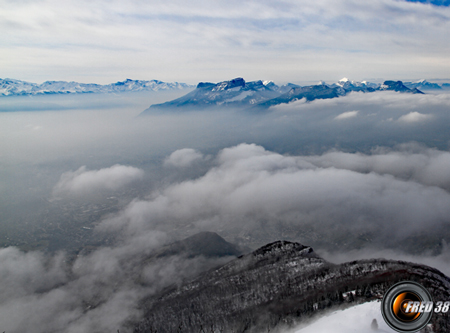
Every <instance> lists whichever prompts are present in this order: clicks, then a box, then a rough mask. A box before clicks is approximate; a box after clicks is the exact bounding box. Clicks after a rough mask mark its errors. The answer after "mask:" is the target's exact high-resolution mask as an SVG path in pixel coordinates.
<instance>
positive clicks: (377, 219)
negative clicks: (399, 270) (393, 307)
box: [98, 144, 450, 241]
mask: <svg viewBox="0 0 450 333" xmlns="http://www.w3.org/2000/svg"><path fill="white" fill-rule="evenodd" d="M422 149H423V151H422V152H419V153H411V152H408V151H407V150H404V151H384V152H383V151H380V152H378V153H375V154H373V155H363V154H346V153H341V152H334V153H333V152H332V153H327V154H324V155H321V156H284V155H280V154H277V153H273V152H270V151H266V150H265V149H264V148H263V147H261V146H257V145H254V144H252V145H249V144H241V145H238V146H236V147H231V148H226V149H223V150H222V151H221V152H220V153H219V154H218V156H217V158H216V163H217V165H216V166H215V167H213V168H211V169H210V170H209V171H208V172H207V173H206V174H205V175H204V176H201V177H199V178H197V179H194V180H186V181H183V182H180V183H176V184H173V185H171V186H169V187H167V188H166V189H164V190H160V191H158V192H155V193H153V194H152V195H151V198H150V199H149V200H135V201H133V202H132V203H131V204H130V205H129V206H128V207H127V208H126V209H125V210H124V211H122V212H121V213H119V214H118V215H116V216H114V217H111V218H108V219H106V220H104V221H103V222H102V223H101V224H100V225H99V227H98V229H99V230H103V231H105V230H109V231H114V230H124V231H125V232H127V233H128V234H129V235H136V234H139V233H141V232H142V231H145V230H153V229H161V230H169V229H170V228H173V227H174V225H175V226H177V228H178V227H186V226H191V227H196V228H198V229H200V230H205V229H206V230H222V231H223V230H225V231H227V232H230V233H231V234H233V235H238V234H240V233H242V232H248V233H249V236H248V237H250V238H251V237H254V236H255V232H256V233H257V232H258V230H260V229H261V226H263V225H264V227H263V229H266V230H272V229H271V228H273V230H274V231H273V232H274V234H271V235H270V236H271V237H272V238H278V237H281V236H283V232H282V230H283V225H284V226H285V227H287V228H288V229H289V230H291V231H292V230H293V231H294V232H295V233H297V234H298V237H299V238H300V239H299V240H301V238H302V236H301V234H302V231H304V230H306V229H307V228H310V227H313V228H315V230H316V231H315V232H317V233H318V237H322V236H324V235H321V234H320V233H321V232H324V233H325V237H330V235H328V234H327V232H328V231H329V230H335V232H337V233H340V234H341V235H342V234H345V233H347V232H348V233H349V234H348V239H349V241H351V239H352V237H356V235H357V234H358V233H366V232H369V233H374V234H376V235H377V237H386V236H387V235H390V238H391V239H397V240H399V241H401V240H402V239H404V238H405V237H407V236H409V235H411V233H414V232H424V233H425V234H426V233H427V230H430V229H433V227H435V226H437V225H440V223H450V220H449V218H448V217H449V216H450V193H449V192H447V190H448V188H449V185H450V183H449V180H450V179H449V176H448V171H447V169H446V167H445V165H446V163H447V160H448V159H450V154H449V153H448V152H440V151H435V150H432V149H426V148H422ZM352 234H353V236H351V235H352ZM290 236H293V235H290ZM333 236H336V237H338V235H337V234H334V235H333ZM266 237H267V235H266ZM331 238H332V237H331ZM331 238H330V239H331ZM267 241H268V240H267Z"/></svg>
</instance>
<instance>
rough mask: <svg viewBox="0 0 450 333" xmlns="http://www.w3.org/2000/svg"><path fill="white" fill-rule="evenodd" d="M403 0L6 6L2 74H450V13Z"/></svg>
mask: <svg viewBox="0 0 450 333" xmlns="http://www.w3.org/2000/svg"><path fill="white" fill-rule="evenodd" d="M433 2H434V3H438V2H439V3H445V4H446V5H447V6H433V5H430V4H422V3H416V2H408V1H402V0H371V1H360V0H315V1H311V0H283V1H273V0H271V1H269V0H245V1H242V0H239V1H237V0H228V1H221V0H219V1H206V0H192V1H189V3H187V2H185V1H180V0H176V1H175V0H170V1H157V0H150V1H143V0H133V1H127V2H126V3H125V2H123V1H119V0H98V1H95V2H93V1H87V0H77V1H75V0H67V1H64V2H60V1H56V0H40V1H30V0H24V1H12V0H0V28H1V29H2V31H4V32H5V31H6V32H7V33H3V34H1V36H0V54H1V55H2V56H1V57H0V69H1V70H0V77H1V78H5V77H11V78H17V79H22V80H28V81H32V82H37V83H40V82H43V81H45V80H67V81H70V80H74V81H80V82H97V83H110V82H115V81H118V80H123V79H125V78H132V79H159V80H163V81H181V82H187V83H197V82H198V81H221V80H226V79H230V78H233V77H237V76H242V77H244V78H245V79H247V80H254V79H271V80H275V81H276V82H287V81H291V82H305V81H318V80H327V81H328V80H338V79H340V78H342V77H344V76H346V77H349V78H351V79H355V80H362V79H404V80H406V79H420V78H427V79H431V78H441V79H445V78H450V61H449V59H448V54H450V43H449V42H448V31H450V8H449V7H448V1H447V0H445V1H433Z"/></svg>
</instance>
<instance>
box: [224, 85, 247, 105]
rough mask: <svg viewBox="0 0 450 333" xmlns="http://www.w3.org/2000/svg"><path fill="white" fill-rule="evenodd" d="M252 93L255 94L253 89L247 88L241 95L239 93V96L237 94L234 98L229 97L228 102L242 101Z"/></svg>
mask: <svg viewBox="0 0 450 333" xmlns="http://www.w3.org/2000/svg"><path fill="white" fill-rule="evenodd" d="M233 89H234V88H233ZM251 95H253V91H251V90H247V91H243V92H241V93H240V94H239V95H237V96H235V97H233V98H230V99H227V100H226V101H227V102H235V101H242V100H243V99H244V98H246V97H248V96H251Z"/></svg>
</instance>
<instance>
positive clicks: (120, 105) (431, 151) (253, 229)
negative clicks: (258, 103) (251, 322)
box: [0, 91, 450, 333]
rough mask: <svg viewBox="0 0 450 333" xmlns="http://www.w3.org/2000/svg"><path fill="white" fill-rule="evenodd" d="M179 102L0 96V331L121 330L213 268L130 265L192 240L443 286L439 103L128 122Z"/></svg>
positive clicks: (443, 164)
mask: <svg viewBox="0 0 450 333" xmlns="http://www.w3.org/2000/svg"><path fill="white" fill-rule="evenodd" d="M185 93H186V91H177V92H171V93H168V92H165V93H129V94H123V95H58V96H35V97H6V98H2V105H1V106H0V111H3V112H0V131H1V133H2V140H1V143H0V189H1V191H0V242H1V245H2V246H3V247H5V248H3V249H1V250H0V323H1V324H0V331H2V332H3V331H6V332H8V333H10V332H25V331H26V332H49V331H54V330H56V331H62V332H87V331H89V332H105V331H110V332H115V331H116V330H117V329H120V330H121V332H122V331H123V330H125V328H123V327H122V324H123V323H124V322H125V321H126V320H127V319H130V318H138V317H139V316H140V314H141V313H140V311H139V308H138V301H139V300H140V299H142V298H143V297H144V296H146V295H151V294H152V293H155V292H157V291H158V290H161V288H163V287H164V286H167V285H168V284H170V283H179V282H180V281H182V279H183V278H185V277H189V276H192V274H194V273H195V272H196V271H198V270H200V269H202V268H204V267H210V265H212V264H213V263H211V262H205V261H204V260H205V259H191V260H190V261H187V260H185V259H184V258H179V257H171V259H170V262H164V261H158V262H156V263H155V262H153V263H151V264H149V265H148V266H145V267H134V266H133V264H135V263H137V262H139V258H140V257H143V256H145V255H146V254H148V253H149V252H150V251H152V249H154V248H157V247H158V246H161V245H162V244H165V243H167V242H170V241H171V240H174V239H181V238H185V237H187V236H190V235H192V234H194V233H196V232H199V231H215V232H217V233H218V234H219V235H221V236H222V237H224V238H226V239H227V240H228V241H230V242H235V243H239V244H242V245H246V246H249V247H251V248H256V247H257V246H261V245H263V244H265V243H268V242H271V241H275V240H278V239H287V240H293V241H298V242H300V243H303V244H306V245H311V246H313V247H314V248H315V250H316V252H318V253H319V254H321V255H323V256H324V257H325V258H329V259H330V260H332V261H336V262H342V261H346V260H350V259H353V258H369V257H380V256H383V257H388V258H394V259H407V260H411V261H417V262H422V263H425V264H428V265H430V266H434V267H436V268H438V269H440V270H442V271H443V272H444V273H446V274H447V275H449V274H450V269H449V267H450V265H449V263H450V251H449V249H448V246H447V243H448V242H449V241H450V171H449V170H450V168H449V166H450V152H449V142H450V131H449V124H450V112H449V111H450V94H427V95H410V94H400V93H395V92H377V93H371V94H364V93H352V94H350V95H348V96H346V97H341V98H336V99H331V100H316V101H313V102H311V103H305V102H304V101H303V100H301V101H297V102H294V103H292V104H289V105H281V106H278V107H275V108H273V109H270V110H269V112H265V113H247V112H245V111H242V110H227V109H219V110H214V111H206V110H204V111H199V112H181V111H180V112H167V113H155V114H153V115H148V116H140V117H139V114H140V113H141V112H142V111H143V110H144V109H146V108H147V107H148V106H149V105H150V104H153V103H160V102H164V101H166V100H170V99H173V98H175V97H177V96H180V95H183V94H185ZM23 251H27V252H23ZM77 254H78V256H76V255H77ZM135 274H138V275H139V276H141V277H143V279H144V280H145V283H144V284H143V283H142V281H137V279H136V275H135ZM30 314H32V315H30Z"/></svg>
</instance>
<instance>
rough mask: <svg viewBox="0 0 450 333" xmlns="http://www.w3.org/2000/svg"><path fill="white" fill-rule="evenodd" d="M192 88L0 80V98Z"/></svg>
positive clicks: (162, 84)
mask: <svg viewBox="0 0 450 333" xmlns="http://www.w3.org/2000/svg"><path fill="white" fill-rule="evenodd" d="M188 88H194V86H191V85H188V84H186V83H178V82H162V81H158V80H151V81H145V80H130V79H126V80H125V81H119V82H116V83H111V84H106V85H100V84H95V83H78V82H66V81H46V82H44V83H42V84H37V83H31V82H26V81H20V80H14V79H0V96H16V95H20V96H23V95H46V94H80V93H122V92H130V91H159V90H173V89H188Z"/></svg>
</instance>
